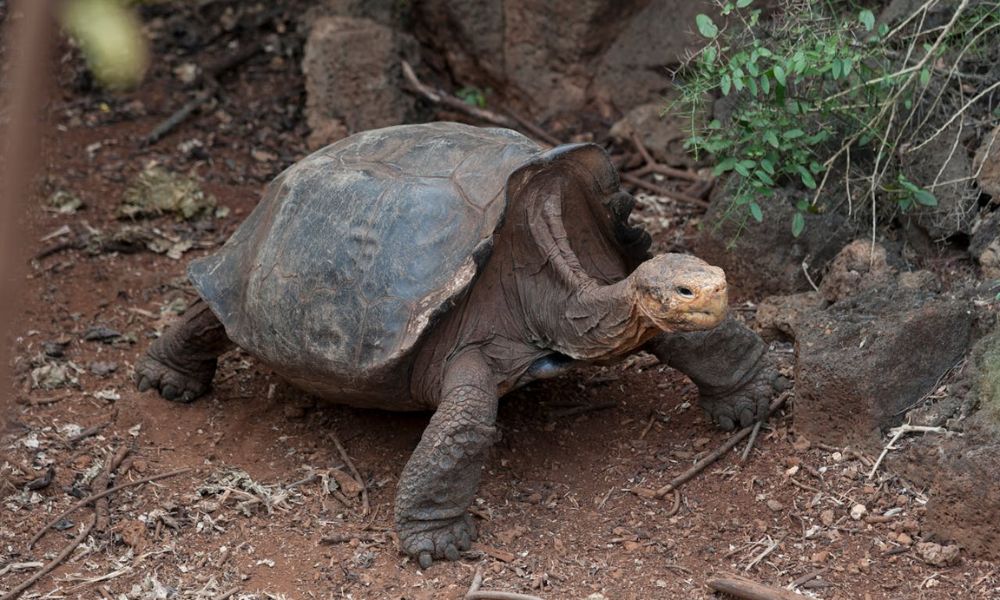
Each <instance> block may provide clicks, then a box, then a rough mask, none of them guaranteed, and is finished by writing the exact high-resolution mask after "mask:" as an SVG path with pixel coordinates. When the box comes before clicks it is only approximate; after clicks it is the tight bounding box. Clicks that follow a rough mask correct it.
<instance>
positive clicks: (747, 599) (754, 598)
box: [708, 575, 804, 600]
mask: <svg viewBox="0 0 1000 600" xmlns="http://www.w3.org/2000/svg"><path fill="white" fill-rule="evenodd" d="M708 587H710V588H712V589H713V590H715V591H716V592H722V593H723V594H729V595H730V596H732V597H734V598H740V599H741V600H802V599H803V598H804V596H802V595H801V594H796V593H795V592H792V591H789V590H786V589H782V588H777V587H773V586H769V585H764V584H763V583H757V582H756V581H752V580H750V579H746V578H744V577H737V576H735V575H728V576H725V577H716V578H714V579H710V580H709V581H708Z"/></svg>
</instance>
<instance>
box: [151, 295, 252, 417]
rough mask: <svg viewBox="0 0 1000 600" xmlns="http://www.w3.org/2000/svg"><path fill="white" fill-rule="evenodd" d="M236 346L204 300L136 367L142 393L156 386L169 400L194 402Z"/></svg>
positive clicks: (154, 343)
mask: <svg viewBox="0 0 1000 600" xmlns="http://www.w3.org/2000/svg"><path fill="white" fill-rule="evenodd" d="M232 346H233V343H232V342H231V341H230V340H229V338H228V337H227V336H226V330H225V328H224V327H223V326H222V323H221V322H219V319H218V318H217V317H216V316H215V314H214V313H213V312H212V310H211V309H210V308H209V307H208V304H206V303H205V302H204V301H203V300H200V299H199V300H198V301H197V302H195V303H194V304H193V305H192V306H191V307H190V308H189V309H188V310H187V311H186V312H185V313H184V317H183V318H182V319H181V321H180V322H178V323H176V324H174V325H173V326H171V327H170V328H169V329H167V331H165V332H164V333H163V335H162V336H160V338H159V339H157V340H156V341H155V342H153V343H152V344H151V345H150V347H149V350H147V351H146V354H145V356H143V357H142V359H141V360H140V361H139V363H138V364H137V365H136V366H135V383H136V386H138V388H139V391H140V392H144V391H146V390H148V389H156V390H157V391H158V392H159V393H160V395H161V396H163V397H164V398H166V399H167V400H176V401H178V402H191V401H192V400H194V399H195V398H198V397H200V396H204V395H205V394H206V393H208V390H209V388H210V387H211V386H212V378H213V377H215V368H216V364H217V362H218V360H217V359H218V357H219V355H220V354H222V353H223V352H225V351H226V350H228V349H229V348H231V347H232Z"/></svg>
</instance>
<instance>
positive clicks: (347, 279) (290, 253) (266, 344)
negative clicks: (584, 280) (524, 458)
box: [188, 123, 630, 401]
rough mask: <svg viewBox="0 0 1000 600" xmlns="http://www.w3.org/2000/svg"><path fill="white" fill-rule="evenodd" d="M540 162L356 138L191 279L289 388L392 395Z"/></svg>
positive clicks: (530, 150) (504, 135)
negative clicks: (517, 185)
mask: <svg viewBox="0 0 1000 600" xmlns="http://www.w3.org/2000/svg"><path fill="white" fill-rule="evenodd" d="M561 148H564V149H565V148H567V147H565V146H564V147H561ZM591 148H594V149H596V150H597V151H599V152H600V154H601V156H603V157H605V160H606V155H605V154H604V153H603V150H600V149H599V148H597V147H596V146H591ZM553 152H554V151H553ZM544 162H545V154H544V153H543V151H542V149H541V148H540V147H539V146H538V145H536V144H535V143H534V142H532V141H531V140H529V139H528V138H526V137H524V136H522V135H521V134H519V133H517V132H514V131H511V130H507V129H487V128H478V127H472V126H468V125H462V124H458V123H430V124H424V125H403V126H398V127H390V128H386V129H380V130H374V131H368V132H364V133H360V134H356V135H353V136H351V137H348V138H345V139H343V140H341V141H339V142H337V143H335V144H333V145H330V146H327V147H326V148H323V149H321V150H319V151H317V152H315V153H313V154H311V155H309V156H308V157H306V158H304V159H303V160H301V161H299V162H297V163H296V164H294V165H292V166H291V167H289V168H288V169H286V170H285V171H284V172H283V173H281V174H280V175H279V176H278V177H277V178H276V179H275V180H274V181H273V182H272V183H271V184H270V185H269V187H268V188H267V190H266V192H265V194H264V197H263V199H262V200H261V202H260V203H259V204H258V206H257V207H256V208H255V209H254V211H253V212H252V213H251V215H250V216H249V217H248V218H247V219H246V221H245V222H244V223H243V224H242V225H241V226H240V227H239V228H238V229H237V230H236V232H235V233H234V234H233V236H232V237H231V238H230V239H229V240H228V242H227V243H226V244H225V245H224V246H223V247H222V248H221V249H220V250H219V251H218V252H216V253H215V254H213V255H210V256H207V257H205V258H201V259H198V260H195V261H193V262H192V263H191V264H190V266H189V268H188V274H189V276H190V279H191V281H192V282H193V283H194V286H195V288H196V289H197V291H198V292H199V293H200V295H201V296H202V297H203V298H204V299H205V300H206V301H207V302H208V304H209V305H210V306H211V308H212V310H213V311H214V312H215V313H216V315H217V316H218V317H219V319H220V321H221V322H222V323H223V325H224V326H225V328H226V333H227V334H228V335H229V337H230V338H231V339H232V340H233V341H234V342H235V343H236V344H237V345H239V346H241V347H242V348H244V349H245V350H247V351H248V352H250V353H251V354H253V355H255V356H257V357H258V358H260V359H261V360H263V361H264V362H265V363H267V364H268V365H270V366H271V367H272V368H274V369H275V370H276V371H278V372H279V373H281V374H282V375H284V376H286V377H288V378H289V379H291V380H292V381H293V382H294V383H297V384H299V385H301V386H303V387H305V388H306V389H309V390H311V391H314V392H317V393H320V394H321V395H338V396H341V399H342V400H348V401H349V397H350V396H351V395H352V394H354V395H359V394H360V395H363V394H365V393H370V392H371V390H372V389H373V386H377V385H383V384H384V385H389V386H390V387H399V386H398V385H394V384H395V383H396V382H395V381H394V379H399V377H397V375H398V374H399V373H398V371H399V370H400V368H406V367H407V365H409V364H411V363H412V355H413V354H414V351H415V349H416V348H417V347H418V346H419V342H420V341H421V339H422V338H423V337H424V336H425V334H426V333H427V331H428V329H429V328H430V327H431V326H432V324H433V323H434V322H435V320H436V318H437V317H438V316H440V315H441V314H443V313H444V312H446V311H447V310H448V309H449V308H450V307H451V306H453V305H454V303H455V302H456V301H457V300H458V299H459V298H460V297H461V296H462V295H463V293H464V292H466V290H467V289H468V288H469V286H470V285H471V283H472V282H473V280H474V279H475V277H476V275H477V273H478V272H479V270H480V268H481V267H482V266H483V265H484V264H485V261H486V259H487V258H488V257H489V254H490V252H491V248H492V239H493V236H494V233H495V232H496V231H497V229H498V227H499V226H500V225H501V222H502V220H503V217H504V213H505V209H506V206H507V193H506V192H507V183H508V179H509V178H510V177H511V176H512V174H514V173H515V172H516V171H518V170H520V169H523V168H525V167H528V166H534V167H536V168H537V165H538V164H539V163H544ZM608 168H610V169H611V172H614V169H613V167H611V166H610V163H608ZM614 184H615V187H616V186H617V176H614ZM621 208H622V207H617V208H615V207H609V210H608V211H607V212H606V214H607V215H608V217H607V219H608V222H611V221H612V220H614V218H615V215H614V214H613V213H614V212H615V211H616V210H617V212H619V213H620V212H621ZM628 208H630V207H628ZM624 212H625V215H627V212H628V210H627V209H626V210H625V211H624ZM617 216H618V217H621V215H620V214H619V215H617ZM400 389H401V388H400ZM383 391H385V390H383Z"/></svg>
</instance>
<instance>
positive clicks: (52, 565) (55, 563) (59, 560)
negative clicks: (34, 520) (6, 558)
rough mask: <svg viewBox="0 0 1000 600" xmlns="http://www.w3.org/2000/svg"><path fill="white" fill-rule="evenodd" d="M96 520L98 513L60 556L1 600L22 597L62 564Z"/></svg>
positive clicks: (88, 532) (91, 528)
mask: <svg viewBox="0 0 1000 600" xmlns="http://www.w3.org/2000/svg"><path fill="white" fill-rule="evenodd" d="M96 522H97V515H94V516H93V517H91V519H90V523H88V524H87V526H86V527H84V528H83V531H81V532H80V534H79V535H78V536H76V537H75V538H73V541H71V542H70V543H69V544H66V547H65V548H63V549H62V552H60V553H59V555H58V556H56V557H55V558H53V559H52V560H51V561H50V562H49V564H47V565H45V566H44V567H42V568H41V569H39V570H38V572H36V573H35V574H34V575H32V576H31V577H29V578H28V579H26V580H24V581H23V582H22V583H21V584H20V585H18V586H17V587H15V588H14V589H12V590H11V591H9V592H7V593H6V594H5V595H4V596H3V597H2V598H0V600H14V599H15V598H18V597H20V596H21V594H23V593H24V592H25V590H27V589H28V588H30V587H31V586H33V585H35V584H36V583H37V582H38V580H39V579H41V578H42V577H44V576H45V575H47V574H48V573H49V572H50V571H51V570H52V569H55V568H56V567H58V566H59V565H60V564H62V562H63V561H64V560H66V558H67V557H68V556H69V555H70V554H72V553H73V550H76V547H77V546H79V545H80V543H81V542H83V540H85V539H87V536H88V535H90V532H91V531H92V530H93V529H94V523H96ZM46 529H47V528H46ZM29 547H30V546H29Z"/></svg>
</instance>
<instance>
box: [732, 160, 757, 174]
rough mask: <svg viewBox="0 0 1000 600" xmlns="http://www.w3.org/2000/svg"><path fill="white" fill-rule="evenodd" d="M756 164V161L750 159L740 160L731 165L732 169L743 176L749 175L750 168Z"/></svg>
mask: <svg viewBox="0 0 1000 600" xmlns="http://www.w3.org/2000/svg"><path fill="white" fill-rule="evenodd" d="M755 166H757V163H756V162H754V161H752V160H741V161H739V162H737V163H736V164H735V165H733V170H734V171H736V172H737V173H739V174H740V175H742V176H744V177H749V176H750V169H752V168H754V167H755Z"/></svg>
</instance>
